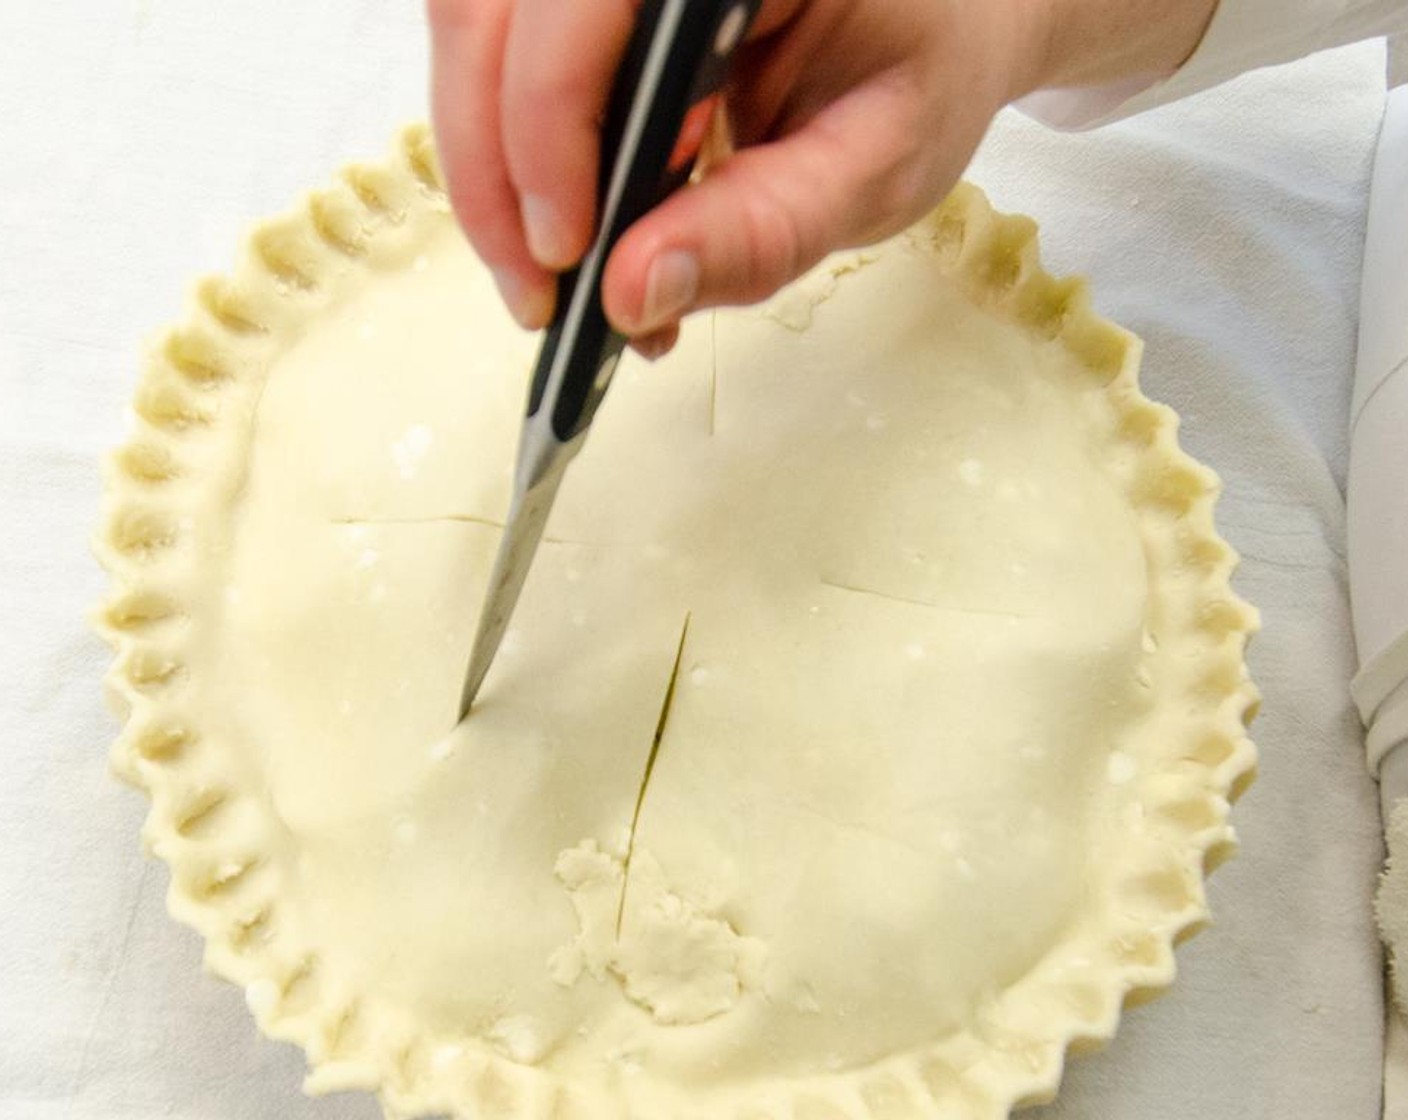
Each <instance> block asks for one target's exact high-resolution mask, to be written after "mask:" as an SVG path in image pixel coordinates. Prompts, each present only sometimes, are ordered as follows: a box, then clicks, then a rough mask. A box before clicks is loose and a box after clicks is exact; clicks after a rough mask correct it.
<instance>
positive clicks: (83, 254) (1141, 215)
mask: <svg viewBox="0 0 1408 1120" xmlns="http://www.w3.org/2000/svg"><path fill="white" fill-rule="evenodd" d="M6 23H7V27H6V34H5V35H3V36H0V104H3V105H4V106H5V107H6V112H5V113H4V114H0V152H3V153H4V159H5V187H4V189H3V191H0V525H3V526H4V528H3V529H0V540H3V548H0V612H2V613H0V617H3V618H4V619H5V624H4V627H3V631H0V682H3V683H0V773H3V776H4V780H3V781H0V899H4V901H5V903H6V914H5V918H4V921H3V922H0V1120H59V1118H62V1120H150V1118H151V1117H154V1116H164V1117H171V1118H175V1120H256V1118H260V1120H262V1118H264V1117H272V1116H277V1117H280V1118H281V1120H299V1118H307V1117H323V1118H328V1120H331V1118H337V1120H370V1118H372V1117H374V1116H376V1115H377V1111H376V1108H375V1106H374V1105H373V1104H372V1103H371V1102H370V1101H368V1100H366V1099H364V1098H347V1099H340V1100H330V1101H305V1100H303V1099H302V1098H301V1097H300V1096H299V1095H298V1090H297V1085H298V1080H299V1073H300V1068H301V1067H300V1062H299V1060H298V1057H297V1055H296V1054H295V1053H294V1052H293V1051H292V1050H291V1049H290V1048H288V1047H286V1046H282V1045H275V1044H273V1043H267V1042H263V1041H261V1040H259V1039H258V1038H257V1036H256V1033H255V1031H254V1028H253V1026H252V1024H251V1023H250V1021H249V1017H248V1015H247V1013H246V1011H245V1009H244V1006H243V1002H242V1000H241V998H240V995H239V993H238V992H236V991H235V990H233V989H232V988H229V987H227V986H225V985H223V984H218V983H215V982H214V981H211V980H208V979H206V978H204V977H203V976H202V975H201V974H200V972H199V957H200V949H199V944H198V942H197V939H196V938H195V937H194V935H192V934H191V933H189V932H188V931H186V930H185V929H183V928H181V927H179V926H176V925H175V924H174V923H172V922H171V921H170V920H169V919H168V918H167V917H166V916H165V914H164V912H163V893H164V886H165V881H166V873H165V870H164V869H163V868H161V867H160V866H159V865H154V864H152V863H150V862H148V861H146V860H144V859H143V857H142V856H141V854H140V851H139V848H138V841H137V831H138V827H139V823H140V821H141V818H142V815H143V812H144V806H143V803H142V801H141V799H140V798H139V797H138V796H137V795H136V794H134V793H131V792H128V791H125V790H123V789H122V788H121V787H119V786H118V785H116V784H115V783H114V782H113V781H112V780H111V779H110V778H109V777H108V776H107V772H106V757H105V756H106V747H107V743H108V742H109V741H110V739H111V737H112V735H113V734H114V730H115V727H114V723H113V721H112V720H111V718H110V717H108V716H107V715H106V714H105V713H104V712H103V710H102V707H101V702H100V697H99V686H98V679H99V676H100V675H101V673H102V671H103V669H104V667H105V664H106V661H107V655H106V653H105V651H104V650H103V649H102V648H101V647H100V645H99V644H98V643H97V641H96V640H95V639H94V638H92V637H91V636H90V634H89V632H88V630H87V627H86V624H85V622H84V619H83V612H84V610H85V608H86V607H87V606H89V605H90V604H91V603H92V602H93V601H94V600H95V599H96V598H97V597H98V596H99V594H100V593H101V589H102V587H103V580H102V578H101V576H100V575H99V573H98V572H97V571H96V568H95V566H94V565H93V563H92V562H91V560H90V559H89V558H88V557H87V554H86V541H87V539H88V537H89V536H90V534H91V533H92V530H93V523H94V515H95V509H96V499H97V491H98V481H97V474H96V466H95V461H96V457H97V456H98V455H99V453H100V452H102V451H103V450H104V449H106V448H107V447H109V446H111V445H112V444H113V443H114V441H115V440H116V439H117V438H118V436H119V434H120V428H121V425H120V415H121V411H122V408H123V405H124V403H125V402H126V400H127V399H128V396H129V394H130V391H131V387H132V380H133V374H134V369H135V365H136V361H137V353H138V340H139V339H140V338H141V337H142V336H143V335H144V334H146V333H147V332H149V331H150V330H152V329H153V328H155V327H157V326H159V325H160V324H162V323H164V322H166V321H168V320H169V319H171V318H172V317H173V316H174V315H175V314H176V312H177V309H178V306H179V295H180V293H181V291H182V290H183V287H184V285H185V283H186V281H187V280H189V279H190V278H191V277H192V276H193V275H195V274H196V273H198V272H200V271H202V270H206V269H210V268H214V267H218V266H220V265H221V264H222V263H224V262H226V261H228V259H229V258H230V256H231V252H232V249H233V246H234V243H235V238H236V234H237V233H238V231H239V230H240V229H241V228H242V227H243V226H245V225H246V224H247V223H248V222H249V221H250V220H252V219H253V218H255V217H257V216H260V215H263V214H267V213H270V212H273V211H276V210H278V209H279V208H281V207H283V206H285V205H287V204H288V203H289V202H290V201H291V200H292V199H293V198H294V197H296V195H297V194H298V193H299V192H300V191H301V190H303V189H305V188H306V187H309V186H312V185H315V184H317V183H319V182H321V181H323V180H325V179H326V178H327V176H328V175H329V174H330V173H331V172H332V170H333V169H334V168H335V167H336V166H337V164H339V163H340V162H342V161H343V160H346V159H349V158H353V157H356V156H360V155H364V154H367V153H371V152H376V151H380V150H382V149H383V148H384V146H385V145H386V143H387V142H388V140H389V138H390V136H391V132H392V129H393V127H394V126H395V124H397V123H398V122H399V121H401V120H403V119H406V118H409V117H413V116H417V115H420V114H422V113H423V111H424V90H423V85H424V80H425V45H424V41H423V34H424V33H423V29H422V27H421V23H420V16H419V12H418V10H417V8H416V6H414V5H410V4H407V3H405V2H404V0H362V2H361V3H358V4H354V5H349V4H343V3H335V2H334V0H313V2H310V3H301V4H290V3H287V2H276V0H246V2H245V3H242V4H238V5H191V4H183V3H177V2H175V0H133V2H132V3H128V4H123V5H117V4H113V5H96V4H92V3H90V2H89V0H51V2H49V3H46V4H30V5H11V6H10V7H9V9H7V12H6ZM1382 75H1383V52H1382V49H1381V48H1379V47H1376V46H1372V45H1371V46H1364V47H1359V48H1352V49H1348V50H1346V51H1343V52H1339V53H1335V54H1332V55H1326V56H1323V57H1321V58H1317V59H1315V60H1312V61H1309V62H1306V63H1303V64H1299V65H1297V66H1294V67H1290V68H1287V69H1284V70H1279V71H1272V72H1267V73H1262V74H1258V75H1254V76H1252V77H1249V78H1247V79H1245V80H1242V81H1239V82H1236V83H1234V84H1232V85H1229V86H1227V87H1225V88H1223V89H1221V90H1219V91H1216V92H1214V93H1211V94H1208V95H1206V96H1204V97H1201V98H1198V99H1195V100H1193V101H1190V102H1188V103H1186V104H1184V105H1181V106H1174V107H1170V108H1168V109H1165V110H1160V111H1159V112H1157V113H1154V114H1151V115H1149V116H1148V117H1145V118H1142V119H1140V120H1137V121H1130V122H1127V123H1124V124H1120V125H1118V126H1115V127H1113V128H1111V129H1110V130H1107V131H1103V132H1101V133H1099V134H1091V135H1082V136H1060V135H1054V134H1051V133H1048V132H1046V131H1044V130H1042V129H1040V128H1038V127H1037V126H1036V125H1034V124H1032V123H1031V122H1030V121H1027V120H1024V119H1022V118H1020V117H1017V116H1015V115H1013V116H1010V117H1007V118H1004V119H1003V120H1002V121H1001V122H1000V124H999V125H998V126H997V128H996V129H995V130H994V133H993V136H992V138H991V141H990V143H989V144H988V145H987V147H986V149H985V151H984V152H983V154H982V155H981V157H980V158H979V160H978V163H977V166H976V168H975V172H974V174H975V177H976V178H977V179H978V180H979V181H980V182H982V183H983V184H984V185H985V186H987V187H988V188H989V189H990V190H991V191H992V193H993V194H994V196H995V199H996V201H997V202H998V203H999V204H1000V205H1003V206H1006V207H1009V208H1012V209H1019V210H1023V211H1026V212H1029V213H1032V214H1035V215H1038V216H1039V217H1040V218H1041V220H1042V222H1043V237H1044V241H1045V245H1046V251H1047V257H1048V260H1049V261H1050V263H1051V264H1052V265H1053V267H1054V268H1056V269H1058V270H1061V271H1071V270H1083V271H1087V272H1089V273H1090V274H1091V276H1092V278H1093V280H1094V283H1095V287H1096V292H1097V294H1098V300H1099V304H1100V306H1101V307H1102V308H1103V309H1104V310H1105V311H1107V312H1108V313H1110V314H1111V315H1113V316H1115V317H1117V318H1119V319H1120V321H1122V322H1124V323H1127V324H1128V325H1129V326H1131V327H1133V328H1134V329H1136V330H1138V331H1139V332H1140V333H1142V334H1143V335H1144V336H1145V338H1146V339H1147V340H1148V344H1149V347H1148V355H1147V367H1146V383H1147V385H1148V387H1149V390H1150V391H1151V392H1152V393H1153V394H1154V395H1156V396H1159V397H1161V398H1163V399H1165V400H1168V401H1170V402H1171V403H1172V404H1174V405H1175V406H1176V407H1178V408H1179V409H1180V410H1181V411H1182V412H1183V414H1184V416H1185V428H1184V434H1185V439H1186V442H1187V445H1188V446H1189V448H1190V449H1191V450H1192V451H1193V452H1194V453H1196V454H1198V455H1199V456H1201V457H1203V458H1204V459H1206V460H1207V461H1208V462H1210V463H1213V464H1215V465H1216V466H1217V467H1218V469H1219V470H1220V471H1221V472H1222V473H1223V475H1224V478H1225V479H1226V482H1227V496H1226V499H1225V501H1224V503H1223V506H1222V516H1221V523H1222V526H1223V528H1224V530H1225V531H1226V533H1227V535H1228V536H1229V537H1230V538H1231V540H1232V541H1233V543H1234V544H1236V545H1237V546H1238V547H1239V548H1240V549H1242V550H1243V552H1244V554H1245V557H1246V560H1245V566H1244V567H1243V569H1242V572H1241V574H1240V576H1239V579H1238V585H1239V587H1240V588H1241V590H1242V592H1243V593H1244V594H1246V595H1247V596H1248V597H1249V598H1250V599H1252V600H1253V601H1254V602H1255V603H1257V605H1258V606H1260V607H1261V609H1262V611H1263V614H1264V617H1265V622H1266V629H1265V632H1264V633H1263V634H1262V636H1261V637H1260V638H1259V639H1258V640H1257V642H1256V643H1255V645H1254V647H1253V652H1252V665H1253V669H1254V671H1255V673H1256V675H1257V677H1258V680H1259V681H1260V683H1261V685H1262V688H1263V690H1264V691H1265V694H1266V712H1265V715H1264V716H1263V718H1262V720H1261V721H1260V722H1259V723H1258V725H1257V728H1256V733H1257V738H1258V740H1259V741H1260V743H1261V746H1262V750H1263V752H1264V756H1265V759H1264V766H1263V774H1262V778H1261V780H1260V782H1259V783H1258V784H1257V785H1256V786H1255V787H1253V790H1252V792H1251V793H1250V794H1249V795H1248V797H1247V798H1246V800H1245V801H1244V802H1243V803H1242V804H1241V806H1240V807H1239V808H1238V810H1237V815H1236V818H1235V819H1236V823H1237V825H1238V828H1239V830H1240V831H1241V833H1242V838H1243V842H1244V851H1243V853H1242V855H1241V856H1240V857H1239V858H1238V859H1237V860H1235V861H1234V862H1233V863H1231V864H1229V865H1228V866H1227V867H1226V868H1225V869H1223V870H1222V871H1220V872H1219V873H1218V875H1217V876H1216V877H1215V879H1214V880H1213V885H1212V902H1213V905H1214V908H1215V912H1216V915H1217V919H1218V924H1217V926H1216V927H1215V929H1214V930H1213V932H1211V933H1210V934H1208V935H1205V936H1203V937H1201V938H1199V939H1197V940H1196V941H1194V942H1193V943H1192V944H1190V945H1189V946H1188V947H1187V948H1186V949H1184V950H1182V951H1181V954H1180V961H1181V964H1182V975H1181V977H1180V979H1179V982H1178V984H1177V986H1176V987H1175V989H1174V991H1173V992H1172V993H1171V994H1170V995H1169V996H1168V997H1167V998H1165V999H1164V1000H1162V1001H1160V1002H1158V1003H1155V1004H1153V1005H1152V1006H1150V1007H1148V1008H1144V1009H1141V1010H1139V1011H1136V1012H1134V1013H1132V1014H1131V1016H1130V1018H1129V1021H1128V1023H1127V1024H1126V1027H1125V1029H1124V1030H1123V1031H1122V1032H1121V1035H1120V1037H1119V1039H1118V1040H1117V1041H1116V1042H1115V1044H1114V1045H1113V1047H1112V1048H1111V1049H1110V1050H1109V1051H1108V1052H1107V1053H1105V1054H1104V1055H1101V1056H1098V1057H1094V1058H1089V1059H1085V1060H1082V1061H1078V1062H1074V1063H1072V1065H1071V1069H1070V1073H1069V1076H1068V1082H1067V1086H1066V1090H1065V1092H1064V1093H1063V1096H1062V1098H1061V1101H1060V1102H1059V1103H1058V1104H1056V1105H1055V1106H1052V1107H1051V1108H1048V1109H1046V1110H1038V1111H1036V1112H1034V1113H1031V1114H1029V1115H1031V1116H1032V1117H1033V1118H1034V1120H1056V1118H1063V1120H1064V1118H1070V1120H1076V1118H1077V1117H1079V1118H1084V1120H1088V1118H1091V1117H1112V1118H1113V1117H1126V1116H1128V1117H1136V1116H1137V1117H1139V1118H1140V1120H1233V1118H1238V1120H1240V1118H1242V1117H1255V1116H1268V1115H1274V1116H1275V1117H1277V1120H1324V1118H1326V1117H1335V1118H1336V1120H1377V1118H1378V1116H1379V1099H1380V1091H1381V1081H1380V1079H1381V1071H1382V1067H1381V1048H1382V1038H1381V1034H1380V1031H1381V1022H1382V1018H1381V1016H1382V1003H1381V989H1380V983H1379V976H1380V957H1379V951H1378V946H1377V941H1376V938H1375V936H1374V933H1373V929H1372V924H1371V914H1370V907H1369V901H1370V890H1371V886H1372V880H1373V875H1374V872H1375V870H1376V868H1377V866H1378V861H1379V856H1380V837H1379V831H1378V820H1377V816H1376V814H1375V812H1374V801H1373V798H1374V791H1373V787H1372V783H1371V781H1370V779H1369V777H1368V775H1367V773H1366V772H1365V770H1364V766H1363V762H1362V754H1361V753H1360V752H1361V749H1362V742H1361V736H1360V732H1359V727H1358V723H1357V719H1356V717H1355V713H1354V711H1353V708H1352V706H1351V705H1350V702H1349V698H1348V691H1347V689H1348V681H1349V677H1350V674H1351V672H1352V671H1353V667H1354V651H1353V646H1352V643H1351V641H1350V621H1349V608H1348V602H1347V594H1346V587H1345V567H1344V561H1343V551H1344V507H1343V500H1342V493H1343V487H1344V476H1345V469H1346V462H1347V442H1346V433H1347V431H1348V419H1349V403H1350V377H1351V371H1352V361H1353V353H1354V338H1355V327H1356V321H1357V295H1358V288H1359V274H1360V256H1361V253H1360V250H1361V244H1362V237H1363V222H1364V214H1365V202H1366V196H1367V190H1368V179H1369V169H1370V155H1371V152H1372V150H1373V144H1374V137H1375V133H1376V130H1377V127H1378V122H1379V117H1380V114H1381V110H1382V102H1383V93H1382V86H1383V78H1382Z"/></svg>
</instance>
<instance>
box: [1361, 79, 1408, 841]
mask: <svg viewBox="0 0 1408 1120" xmlns="http://www.w3.org/2000/svg"><path fill="white" fill-rule="evenodd" d="M1361 304H1362V311H1361V315H1360V321H1359V358H1358V370H1357V373H1356V377H1355V387H1354V402H1353V406H1352V409H1351V413H1350V423H1351V430H1352V432H1353V436H1352V439H1351V443H1350V468H1349V504H1348V515H1349V520H1348V525H1349V570H1350V588H1351V591H1352V596H1351V598H1352V600H1353V603H1354V636H1355V641H1356V643H1357V644H1358V647H1359V664H1360V669H1359V673H1358V675H1357V676H1356V677H1355V678H1354V698H1355V701H1356V702H1357V703H1358V705H1359V711H1360V714H1361V715H1362V716H1363V718H1364V724H1365V726H1366V727H1367V728H1368V744H1367V745H1368V750H1369V763H1370V766H1371V767H1372V768H1374V769H1375V770H1379V768H1380V767H1381V766H1382V767H1383V769H1382V770H1381V771H1380V773H1381V776H1382V778H1383V784H1382V797H1383V799H1384V800H1383V803H1384V807H1385V813H1384V817H1385V820H1387V819H1388V816H1389V813H1388V811H1387V810H1388V809H1389V808H1391V807H1392V805H1393V804H1394V802H1396V801H1397V800H1398V799H1399V798H1402V797H1405V796H1408V750H1404V749H1402V748H1404V747H1405V745H1408V86H1403V87H1399V88H1398V89H1397V90H1395V91H1394V92H1393V93H1392V94H1391V95H1390V96H1389V101H1388V105H1387V108H1386V111H1385V114H1384V123H1383V129H1382V131H1381V133H1380V136H1379V154H1378V158H1377V160H1376V163H1375V170H1374V181H1373V186H1372V188H1371V191H1370V195H1369V218H1368V225H1367V230H1366V233H1365V245H1364V280H1363V286H1362V295H1361ZM1391 755H1392V756H1396V757H1394V760H1393V761H1392V762H1389V761H1388V759H1389V757H1390V756H1391Z"/></svg>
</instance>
